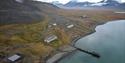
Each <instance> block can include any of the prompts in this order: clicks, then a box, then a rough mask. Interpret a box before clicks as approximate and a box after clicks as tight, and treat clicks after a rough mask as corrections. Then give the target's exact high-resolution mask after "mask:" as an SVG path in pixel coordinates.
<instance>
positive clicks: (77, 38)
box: [46, 21, 110, 63]
mask: <svg viewBox="0 0 125 63" xmlns="http://www.w3.org/2000/svg"><path fill="white" fill-rule="evenodd" d="M108 22H110V21H108ZM106 23H107V22H102V23H98V24H96V25H95V26H93V29H92V31H90V32H89V33H86V34H82V35H79V36H78V37H76V38H74V39H73V40H71V43H70V44H69V46H70V47H73V48H74V46H75V43H76V42H77V41H78V40H79V39H81V38H83V37H85V36H88V35H90V34H92V33H94V32H96V30H95V28H96V27H97V26H99V25H103V24H106ZM71 50H72V49H71ZM71 50H69V51H61V52H59V53H64V52H66V54H64V55H62V57H61V58H56V59H57V60H56V61H54V62H51V63H58V62H59V61H61V60H62V59H64V58H66V57H68V56H70V55H72V54H74V53H76V51H77V50H76V49H75V50H72V51H71ZM59 53H57V54H59ZM55 55H56V54H55ZM52 57H53V56H52ZM52 57H51V58H49V59H52ZM49 59H47V60H49ZM46 63H47V62H46Z"/></svg>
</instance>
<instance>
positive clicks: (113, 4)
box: [57, 0, 125, 9]
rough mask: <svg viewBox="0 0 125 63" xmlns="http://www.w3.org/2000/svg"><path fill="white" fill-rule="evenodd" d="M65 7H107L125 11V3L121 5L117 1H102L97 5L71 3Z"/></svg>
mask: <svg viewBox="0 0 125 63" xmlns="http://www.w3.org/2000/svg"><path fill="white" fill-rule="evenodd" d="M57 6H58V5H57ZM63 6H65V7H105V8H121V9H125V3H119V2H118V1H116V0H102V1H100V2H97V3H92V2H88V1H86V2H77V1H70V2H68V3H67V4H65V5H63Z"/></svg>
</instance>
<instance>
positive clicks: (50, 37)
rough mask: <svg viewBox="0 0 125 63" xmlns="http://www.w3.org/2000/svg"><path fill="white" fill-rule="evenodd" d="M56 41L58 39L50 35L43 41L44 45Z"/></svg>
mask: <svg viewBox="0 0 125 63" xmlns="http://www.w3.org/2000/svg"><path fill="white" fill-rule="evenodd" d="M56 39H58V37H57V36H56V35H50V36H47V37H46V38H45V39H44V42H46V43H50V42H52V41H54V40H56Z"/></svg>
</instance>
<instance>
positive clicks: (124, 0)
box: [38, 0, 125, 4]
mask: <svg viewBox="0 0 125 63" xmlns="http://www.w3.org/2000/svg"><path fill="white" fill-rule="evenodd" d="M38 1H43V2H52V1H59V2H60V3H63V4H65V3H67V2H69V1H70V0H38ZM78 1H82V2H83V1H89V2H99V1H101V0H78ZM119 1H122V2H125V0H119Z"/></svg>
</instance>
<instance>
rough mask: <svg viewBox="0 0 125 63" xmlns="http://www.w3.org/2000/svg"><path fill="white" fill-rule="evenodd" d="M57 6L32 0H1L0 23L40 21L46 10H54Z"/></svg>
mask: <svg viewBox="0 0 125 63" xmlns="http://www.w3.org/2000/svg"><path fill="white" fill-rule="evenodd" d="M57 8H58V7H57V6H55V5H52V4H49V3H44V2H39V1H34V0H3V1H2V2H0V25H4V24H15V23H16V24H20V23H32V22H38V21H42V20H44V17H45V16H44V15H45V13H47V11H48V10H51V11H53V10H54V11H55V10H56V9H57Z"/></svg>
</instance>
